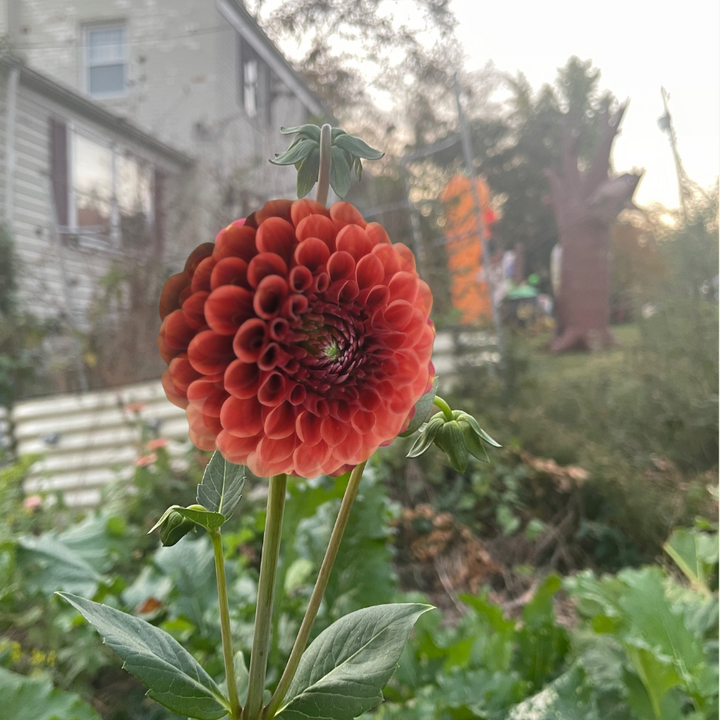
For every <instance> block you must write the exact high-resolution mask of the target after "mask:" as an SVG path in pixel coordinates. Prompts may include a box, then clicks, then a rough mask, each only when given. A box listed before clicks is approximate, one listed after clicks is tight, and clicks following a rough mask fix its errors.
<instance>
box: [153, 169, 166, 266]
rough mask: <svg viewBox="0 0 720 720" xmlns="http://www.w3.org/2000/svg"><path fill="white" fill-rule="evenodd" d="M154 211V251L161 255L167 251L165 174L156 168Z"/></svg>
mask: <svg viewBox="0 0 720 720" xmlns="http://www.w3.org/2000/svg"><path fill="white" fill-rule="evenodd" d="M153 210H154V213H155V242H154V249H155V252H156V253H157V254H158V255H161V254H162V252H163V250H164V249H165V173H163V172H162V171H161V170H158V169H157V168H155V177H154V178H153Z"/></svg>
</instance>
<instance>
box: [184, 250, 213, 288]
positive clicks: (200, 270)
mask: <svg viewBox="0 0 720 720" xmlns="http://www.w3.org/2000/svg"><path fill="white" fill-rule="evenodd" d="M215 263H216V260H215V258H214V257H213V256H212V255H209V256H208V257H206V258H205V259H204V260H201V261H200V263H199V265H198V266H197V268H196V269H195V273H194V274H193V278H192V283H190V288H191V289H192V292H194V293H196V292H198V291H199V290H204V291H205V292H210V276H211V275H212V271H213V268H214V267H215Z"/></svg>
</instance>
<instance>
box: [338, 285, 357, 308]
mask: <svg viewBox="0 0 720 720" xmlns="http://www.w3.org/2000/svg"><path fill="white" fill-rule="evenodd" d="M359 293H360V288H358V284H357V283H356V282H355V281H354V280H347V281H346V282H344V283H343V286H342V290H340V295H339V300H340V304H341V305H342V304H344V303H349V302H351V301H353V300H354V299H355V298H356V297H357V296H358V294H359Z"/></svg>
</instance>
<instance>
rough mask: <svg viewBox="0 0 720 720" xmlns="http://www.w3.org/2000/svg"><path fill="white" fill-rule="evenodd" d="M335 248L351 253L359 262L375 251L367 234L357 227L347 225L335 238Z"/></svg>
mask: <svg viewBox="0 0 720 720" xmlns="http://www.w3.org/2000/svg"><path fill="white" fill-rule="evenodd" d="M335 247H336V248H337V249H338V250H344V251H345V252H348V253H350V254H351V255H352V256H353V258H354V259H355V261H356V262H357V261H358V260H360V258H362V257H365V256H366V255H367V254H368V253H370V252H371V251H372V249H373V244H372V243H371V242H370V238H369V237H368V236H367V233H366V232H365V231H364V230H363V229H362V228H361V227H358V226H357V225H346V226H345V227H344V228H343V229H342V230H340V232H338V234H337V237H336V238H335Z"/></svg>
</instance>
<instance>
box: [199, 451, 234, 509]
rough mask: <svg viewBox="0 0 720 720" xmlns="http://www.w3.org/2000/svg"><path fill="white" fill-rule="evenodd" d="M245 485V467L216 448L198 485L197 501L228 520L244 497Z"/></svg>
mask: <svg viewBox="0 0 720 720" xmlns="http://www.w3.org/2000/svg"><path fill="white" fill-rule="evenodd" d="M244 486H245V467H244V466H243V465H234V464H233V463H231V462H228V461H227V460H226V459H225V458H224V457H223V456H222V455H221V454H220V451H219V450H216V451H215V452H214V453H213V456H212V457H211V458H210V462H209V463H208V464H207V467H206V468H205V472H204V473H203V477H202V482H201V483H200V484H199V485H198V486H197V501H198V503H199V504H200V505H202V506H203V507H205V508H207V509H208V510H211V511H212V512H217V513H220V514H221V515H222V516H223V517H224V518H225V519H226V520H228V519H229V518H230V516H231V515H232V514H233V512H234V510H235V508H236V507H237V505H238V503H239V502H240V498H242V491H243V487H244Z"/></svg>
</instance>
